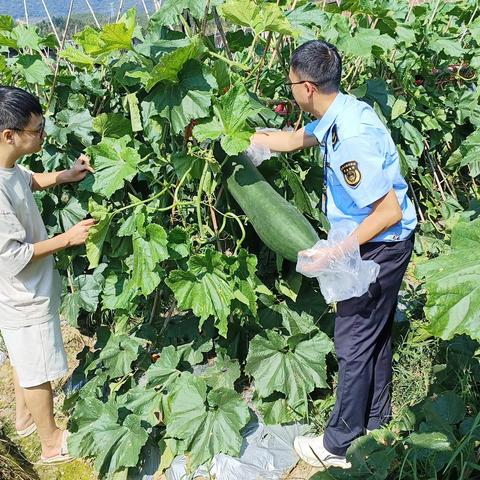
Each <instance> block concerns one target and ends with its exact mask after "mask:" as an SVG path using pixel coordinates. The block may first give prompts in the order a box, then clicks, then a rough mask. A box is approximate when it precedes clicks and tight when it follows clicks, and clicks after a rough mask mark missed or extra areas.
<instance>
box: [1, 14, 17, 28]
mask: <svg viewBox="0 0 480 480" xmlns="http://www.w3.org/2000/svg"><path fill="white" fill-rule="evenodd" d="M14 26H15V22H14V21H13V18H12V17H11V16H10V15H0V31H7V32H11V31H12V30H13V27H14Z"/></svg>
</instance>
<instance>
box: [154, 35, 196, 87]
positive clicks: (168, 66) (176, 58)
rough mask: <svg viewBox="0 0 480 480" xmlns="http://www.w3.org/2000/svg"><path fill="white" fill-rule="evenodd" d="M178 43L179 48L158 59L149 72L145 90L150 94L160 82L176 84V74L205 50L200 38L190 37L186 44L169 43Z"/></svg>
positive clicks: (182, 41) (180, 41) (182, 42)
mask: <svg viewBox="0 0 480 480" xmlns="http://www.w3.org/2000/svg"><path fill="white" fill-rule="evenodd" d="M174 41H175V42H179V44H180V46H179V47H178V48H176V49H175V50H173V52H171V53H166V54H164V55H163V56H162V57H160V60H159V62H158V63H157V65H155V67H154V68H153V70H152V71H151V72H149V76H148V79H147V81H146V83H145V89H146V91H147V92H150V91H151V90H152V88H153V87H154V86H155V85H156V84H157V83H159V82H161V81H168V82H173V83H177V82H178V80H179V78H178V74H179V73H180V71H181V70H182V68H183V66H184V65H185V64H186V63H187V62H188V61H189V60H193V59H198V57H200V56H201V55H202V53H203V52H204V50H205V46H204V45H203V42H202V39H201V38H200V37H198V36H197V37H192V38H191V39H189V41H188V43H187V44H185V41H184V40H172V41H170V42H174Z"/></svg>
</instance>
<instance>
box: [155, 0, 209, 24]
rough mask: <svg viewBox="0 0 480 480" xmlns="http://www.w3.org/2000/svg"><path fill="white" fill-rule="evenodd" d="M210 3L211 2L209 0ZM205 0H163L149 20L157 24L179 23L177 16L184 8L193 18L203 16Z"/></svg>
mask: <svg viewBox="0 0 480 480" xmlns="http://www.w3.org/2000/svg"><path fill="white" fill-rule="evenodd" d="M210 4H212V3H211V2H210ZM206 7H207V0H165V1H164V2H162V8H160V9H159V10H158V11H157V12H156V13H155V14H154V15H152V17H151V20H150V21H151V22H153V23H157V24H159V25H177V24H179V23H180V19H179V16H180V15H181V14H182V12H183V11H184V10H188V11H189V13H190V14H191V15H192V16H193V17H194V18H198V19H200V18H203V16H204V14H205V9H206Z"/></svg>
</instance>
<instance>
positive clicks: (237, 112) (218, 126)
mask: <svg viewBox="0 0 480 480" xmlns="http://www.w3.org/2000/svg"><path fill="white" fill-rule="evenodd" d="M214 110H215V116H214V117H213V119H212V120H210V121H209V122H206V123H203V124H200V125H197V126H196V127H195V128H194V129H193V135H194V136H195V138H196V139H197V140H199V141H201V142H202V141H204V140H207V139H211V140H216V139H217V138H219V137H221V140H220V143H221V145H222V147H223V149H224V150H225V152H226V153H227V154H228V155H236V154H237V153H239V152H242V151H244V150H246V149H247V148H248V146H249V144H250V137H251V136H252V133H253V130H252V129H250V128H249V127H248V126H247V123H246V121H247V118H248V117H250V116H252V115H254V114H255V113H256V112H257V111H258V110H256V109H254V108H253V107H252V104H251V102H250V97H249V96H248V94H247V91H246V89H245V86H244V85H243V84H242V83H240V84H238V85H236V86H235V87H233V88H231V89H230V90H229V91H228V92H227V93H226V94H225V95H223V96H222V97H221V98H220V101H219V102H218V103H217V104H216V105H215V106H214Z"/></svg>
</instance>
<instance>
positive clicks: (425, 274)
mask: <svg viewBox="0 0 480 480" xmlns="http://www.w3.org/2000/svg"><path fill="white" fill-rule="evenodd" d="M479 251H480V219H477V220H475V221H473V222H460V223H458V224H457V225H456V227H455V228H454V230H453V232H452V242H451V250H450V252H449V253H446V254H442V255H441V256H439V257H437V258H434V259H432V260H429V261H427V262H426V263H423V264H421V265H419V266H418V267H417V270H416V272H417V274H418V275H419V276H420V277H421V278H424V279H425V287H426V290H427V303H426V305H425V314H426V316H427V319H428V320H429V322H430V324H429V325H428V327H427V328H428V330H429V331H430V332H431V333H432V334H433V335H435V336H437V337H440V338H443V339H444V340H447V339H450V338H453V337H454V336H455V335H462V334H466V335H469V336H470V337H471V338H474V339H477V340H480V256H479V254H478V252H479Z"/></svg>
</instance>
